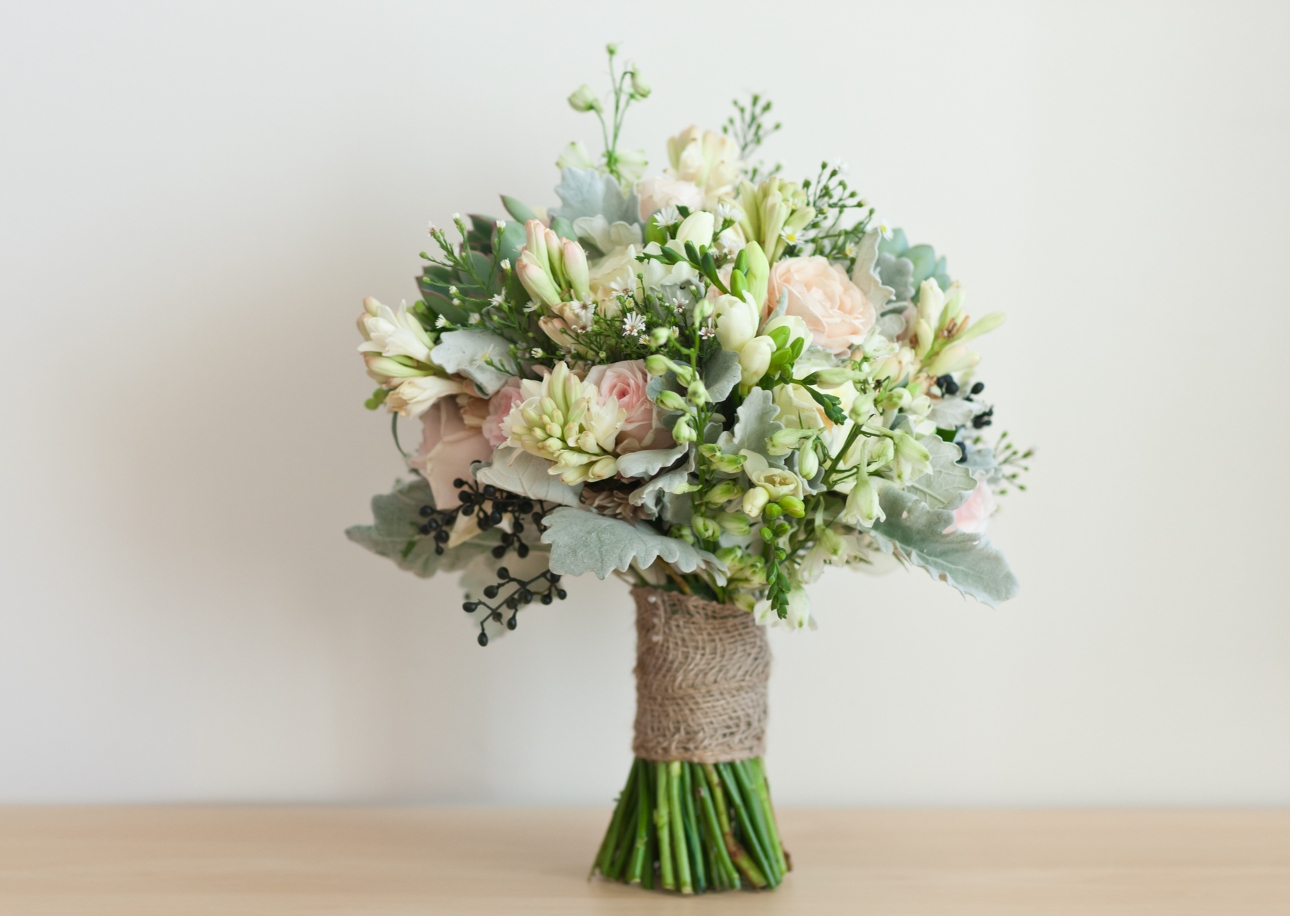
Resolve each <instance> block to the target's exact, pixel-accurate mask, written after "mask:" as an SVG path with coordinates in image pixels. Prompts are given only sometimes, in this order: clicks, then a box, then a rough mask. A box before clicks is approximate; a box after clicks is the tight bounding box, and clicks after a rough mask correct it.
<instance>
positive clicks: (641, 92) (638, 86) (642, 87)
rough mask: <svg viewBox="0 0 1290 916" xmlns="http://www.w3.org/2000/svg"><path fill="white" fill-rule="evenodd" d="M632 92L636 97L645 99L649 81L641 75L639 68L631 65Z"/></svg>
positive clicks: (648, 92) (648, 91) (647, 94)
mask: <svg viewBox="0 0 1290 916" xmlns="http://www.w3.org/2000/svg"><path fill="white" fill-rule="evenodd" d="M632 94H634V95H635V96H636V97H637V98H638V99H647V98H649V94H650V87H649V83H647V82H645V79H644V78H643V77H642V76H641V72H640V70H638V69H637V68H635V67H632Z"/></svg>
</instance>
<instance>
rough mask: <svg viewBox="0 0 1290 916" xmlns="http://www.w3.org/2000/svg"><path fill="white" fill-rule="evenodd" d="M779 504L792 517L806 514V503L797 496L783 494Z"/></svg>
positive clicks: (801, 516) (800, 516)
mask: <svg viewBox="0 0 1290 916" xmlns="http://www.w3.org/2000/svg"><path fill="white" fill-rule="evenodd" d="M778 505H779V507H780V508H781V509H783V510H784V514H785V515H787V516H790V517H792V518H804V517H805V516H806V503H804V502H802V501H801V500H800V499H798V498H797V497H796V496H781V497H780V498H779V503H778Z"/></svg>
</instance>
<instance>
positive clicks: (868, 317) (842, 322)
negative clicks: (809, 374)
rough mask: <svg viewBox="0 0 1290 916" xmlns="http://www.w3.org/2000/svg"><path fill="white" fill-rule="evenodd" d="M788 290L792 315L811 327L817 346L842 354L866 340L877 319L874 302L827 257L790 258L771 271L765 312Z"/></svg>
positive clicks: (789, 308)
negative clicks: (782, 292)
mask: <svg viewBox="0 0 1290 916" xmlns="http://www.w3.org/2000/svg"><path fill="white" fill-rule="evenodd" d="M783 290H788V311H787V313H788V314H789V315H796V316H798V317H799V318H801V319H802V320H803V321H805V322H806V326H807V327H808V328H810V329H811V336H812V338H813V339H814V343H815V345H816V346H817V347H823V348H824V349H826V350H831V351H832V352H834V353H837V354H842V353H846V352H847V351H849V350H852V349H853V348H855V347H858V346H860V345H861V344H862V343H864V339H865V336H866V335H867V334H868V333H869V329H870V328H872V327H873V323H874V321H875V320H877V315H875V314H874V308H873V303H871V302H870V301H869V300H868V298H867V297H866V296H865V294H864V292H863V291H862V290H861V289H860V287H858V286H856V285H855V284H854V283H852V282H851V280H850V278H849V277H847V275H846V273H845V272H844V271H843V270H842V268H841V267H839V266H838V265H836V264H833V263H830V262H829V260H828V259H827V258H822V257H819V256H818V255H817V256H815V257H810V258H788V259H787V260H784V261H780V262H779V263H778V264H776V265H775V266H774V267H773V268H771V271H770V284H769V291H768V295H767V297H766V306H765V312H766V314H769V311H770V310H771V309H773V308H774V307H775V304H776V303H778V302H779V294H780V292H781V291H783Z"/></svg>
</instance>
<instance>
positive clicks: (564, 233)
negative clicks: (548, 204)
mask: <svg viewBox="0 0 1290 916" xmlns="http://www.w3.org/2000/svg"><path fill="white" fill-rule="evenodd" d="M551 231H552V232H554V233H555V234H556V235H557V236H559V237H560V238H562V239H568V240H569V241H571V242H576V241H578V231H577V230H576V229H574V228H573V223H571V222H570V221H569V220H567V219H565V218H564V217H563V216H557V217H554V218H553V219H552V220H551Z"/></svg>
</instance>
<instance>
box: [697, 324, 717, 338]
mask: <svg viewBox="0 0 1290 916" xmlns="http://www.w3.org/2000/svg"><path fill="white" fill-rule="evenodd" d="M699 336H700V337H702V338H703V339H704V340H709V339H711V338H713V337H716V336H717V329H716V328H714V327H713V326H712V325H706V326H705V327H702V328H699Z"/></svg>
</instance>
